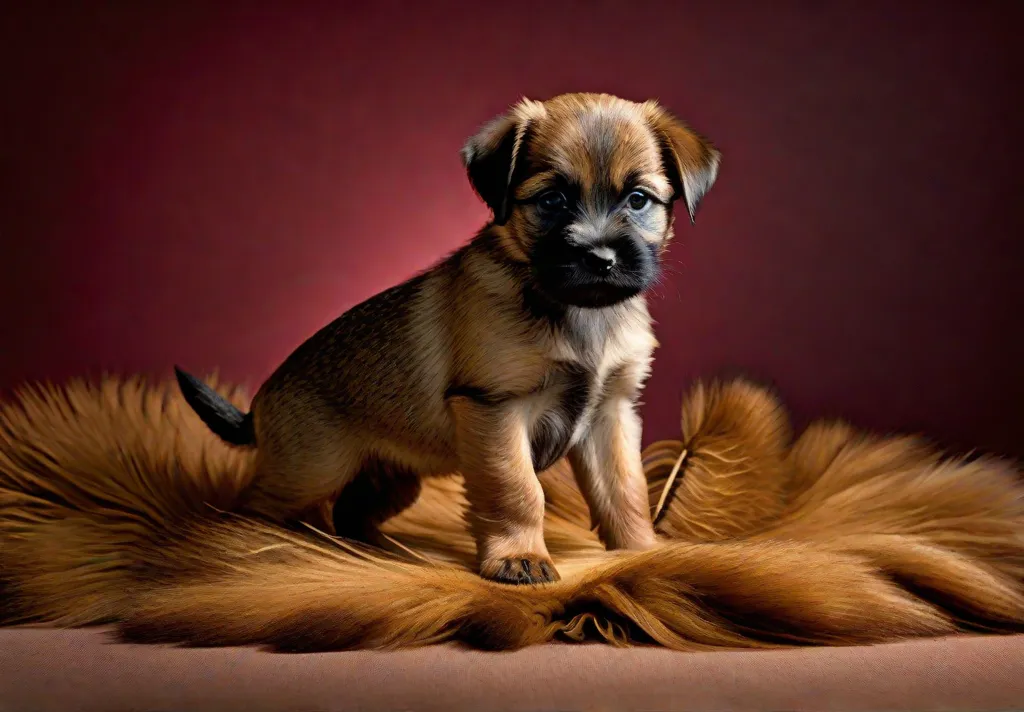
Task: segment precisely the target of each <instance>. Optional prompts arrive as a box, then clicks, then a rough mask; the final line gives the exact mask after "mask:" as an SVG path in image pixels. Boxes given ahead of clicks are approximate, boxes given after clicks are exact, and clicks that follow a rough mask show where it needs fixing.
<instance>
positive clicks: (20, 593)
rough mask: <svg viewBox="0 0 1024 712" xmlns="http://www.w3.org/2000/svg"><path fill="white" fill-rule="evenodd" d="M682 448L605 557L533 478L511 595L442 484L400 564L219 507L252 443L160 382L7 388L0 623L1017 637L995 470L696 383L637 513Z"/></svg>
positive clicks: (1022, 610) (571, 490)
mask: <svg viewBox="0 0 1024 712" xmlns="http://www.w3.org/2000/svg"><path fill="white" fill-rule="evenodd" d="M223 392H225V393H228V391H227V390H224V391H223ZM232 398H233V400H234V402H236V403H238V404H239V405H242V404H244V396H243V395H242V394H241V393H237V392H236V393H234V394H233V396H232ZM684 447H685V449H686V451H687V453H688V457H687V458H686V460H685V463H684V465H683V468H682V472H681V474H680V476H679V478H678V479H677V482H678V486H676V487H675V488H674V492H673V495H672V497H671V498H670V499H669V501H668V505H667V507H666V511H665V514H664V516H663V517H662V518H661V520H660V522H659V524H658V529H659V531H660V532H661V533H662V534H663V535H664V537H663V539H664V540H663V543H662V545H660V546H659V547H657V548H655V549H653V550H650V551H643V552H610V551H605V550H604V548H603V547H602V546H601V544H600V543H599V541H598V539H597V537H596V536H595V534H594V533H593V532H592V531H591V530H590V517H589V514H588V509H587V506H586V504H585V503H584V501H583V498H582V497H581V495H580V493H579V491H578V490H577V489H576V487H575V484H574V482H573V478H572V476H571V474H570V473H569V472H568V469H567V467H566V463H565V461H562V462H560V463H559V464H558V465H557V466H556V467H554V468H552V469H551V470H549V471H548V472H546V473H544V475H543V476H542V478H541V480H542V483H543V487H544V494H545V498H546V500H547V511H546V520H545V533H546V537H547V546H548V548H549V550H550V552H551V554H552V557H553V559H554V561H555V563H556V564H557V565H558V567H559V569H560V571H561V572H562V577H563V578H562V581H560V582H558V583H553V584H547V585H542V586H530V587H521V586H520V587H517V586H505V585H501V584H496V583H492V582H490V581H487V580H485V579H482V578H480V577H478V576H477V575H476V574H475V552H474V542H473V538H472V536H471V535H470V533H469V530H468V528H467V526H466V524H465V523H464V521H463V519H462V516H461V515H462V512H463V511H464V507H465V504H466V503H465V500H464V498H463V496H462V487H461V480H460V478H458V477H443V478H437V479H431V480H427V481H426V482H425V483H424V491H423V495H422V497H421V498H420V499H419V501H418V502H417V503H416V504H415V505H414V506H413V507H411V508H410V509H408V510H407V511H405V512H404V513H403V514H401V515H400V516H398V517H397V518H395V519H393V520H392V521H390V522H389V523H388V524H387V525H386V527H385V530H386V531H387V532H388V535H389V536H390V537H391V538H393V539H394V541H395V542H398V543H397V544H396V545H395V546H394V548H395V550H396V551H399V552H404V553H402V554H401V555H397V556H388V555H385V554H383V553H381V552H371V551H370V550H367V549H359V548H355V547H353V546H352V545H350V544H347V543H345V542H343V541H339V540H334V539H332V538H330V537H327V536H324V535H322V534H319V533H317V532H313V531H311V530H307V531H290V530H287V529H285V528H283V527H280V526H275V525H271V524H267V523H264V522H260V521H257V520H253V519H248V518H245V517H242V516H239V515H236V514H227V513H225V512H226V511H228V510H231V509H232V508H233V507H234V506H235V503H236V500H237V497H238V494H239V492H241V491H242V490H243V489H244V488H245V486H246V483H247V482H248V480H249V478H250V476H251V467H252V464H253V459H252V455H251V453H249V452H246V451H238V450H232V449H230V448H228V447H226V446H224V445H223V444H222V443H220V442H219V441H217V440H216V439H215V438H214V437H213V436H211V435H210V434H209V433H208V432H207V431H206V430H205V429H204V428H203V426H202V425H201V424H200V423H199V422H198V420H197V419H196V418H195V417H194V416H193V415H192V413H191V412H190V411H189V410H188V408H187V407H186V406H185V405H184V404H183V403H182V402H181V400H180V396H179V395H178V393H177V392H176V391H175V390H174V388H173V387H170V386H167V385H156V386H147V385H146V384H145V383H143V382H142V381H139V380H130V381H127V382H119V381H115V380H109V381H106V382H104V383H103V384H102V385H100V386H99V387H89V386H86V385H84V384H81V383H77V384H72V385H71V386H69V387H66V388H53V387H49V388H45V389H33V390H26V391H24V392H23V393H22V395H21V397H20V400H19V401H18V402H15V403H10V404H7V405H5V406H4V407H3V408H2V410H0V591H2V593H0V596H2V598H0V601H2V604H3V609H2V610H3V614H4V615H3V620H4V621H5V622H6V623H19V622H43V623H50V624H56V625H62V626H68V625H82V624H89V623H97V622H103V621H114V622H117V623H118V630H119V631H120V634H121V635H122V636H123V637H124V638H126V639H130V640H140V641H150V642H157V641H163V642H175V643H185V644H200V645H234V644H258V645H266V646H269V647H271V648H274V649H279V650H326V649H341V648H353V647H364V648H386V647H396V646H409V645H422V644H427V643H433V642H439V641H444V640H459V641H463V642H466V643H468V644H471V645H475V646H480V647H484V648H497V649H508V648H514V647H518V646H523V645H529V644H533V643H540V642H543V641H547V640H552V639H573V640H604V641H607V642H612V643H616V644H625V643H641V642H653V643H656V644H660V645H663V646H666V647H670V648H674V649H693V648H723V647H745V648H751V647H754V648H756V647H771V646H780V645H796V644H825V645H837V644H858V643H874V642H880V641H887V640H894V639H898V638H904V637H913V636H932V635H942V634H948V633H954V632H958V631H995V632H1009V631H1017V630H1020V629H1021V627H1022V623H1024V595H1022V582H1024V538H1022V531H1024V529H1022V525H1024V498H1022V494H1024V489H1022V485H1021V483H1020V481H1019V473H1018V471H1017V470H1016V469H1015V467H1014V466H1012V465H1011V464H1010V463H1007V462H1003V461H999V460H995V459H987V458H981V459H976V460H973V461H963V460H957V459H948V458H944V457H943V456H942V455H941V453H938V452H935V451H934V450H932V449H931V448H930V447H929V446H928V445H927V444H926V443H924V442H922V441H919V440H917V439H914V438H903V437H893V438H879V437H875V436H871V435H868V434H864V433H861V432H858V431H856V430H854V429H853V428H851V427H849V426H847V425H844V424H841V423H826V422H819V423H815V424H812V425H811V426H810V427H809V428H808V429H807V430H805V431H804V432H803V433H802V434H800V435H799V436H798V437H797V438H796V439H795V441H791V436H790V425H789V422H788V419H787V416H786V413H785V411H784V409H783V408H782V407H781V405H780V404H779V403H778V401H777V400H776V399H775V398H774V397H773V396H772V395H771V394H770V393H768V392H766V391H764V390H762V389H760V388H758V387H756V386H753V385H751V384H749V383H746V382H742V381H737V382H731V383H724V384H710V385H707V384H698V385H697V386H695V387H694V388H693V389H692V391H691V392H690V394H689V395H688V396H687V398H686V401H685V403H684V405H683V417H682V439H681V441H678V442H675V441H672V442H662V443H655V444H653V445H651V446H650V447H649V448H647V451H646V452H645V455H644V467H645V469H646V472H647V477H648V480H649V490H650V501H651V502H652V504H653V503H654V502H655V501H656V500H657V499H658V495H659V494H660V492H661V489H662V486H663V485H664V482H665V479H666V477H667V475H668V473H669V471H670V470H671V468H672V466H673V465H674V464H675V462H676V460H677V458H678V456H679V454H680V452H681V451H682V449H683V448H684Z"/></svg>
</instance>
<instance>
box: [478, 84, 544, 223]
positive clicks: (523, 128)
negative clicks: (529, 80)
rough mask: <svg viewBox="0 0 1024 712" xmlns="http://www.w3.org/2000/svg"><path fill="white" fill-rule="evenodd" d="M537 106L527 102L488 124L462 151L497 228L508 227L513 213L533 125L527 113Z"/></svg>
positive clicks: (534, 103) (479, 193)
mask: <svg viewBox="0 0 1024 712" xmlns="http://www.w3.org/2000/svg"><path fill="white" fill-rule="evenodd" d="M537 106H538V105H537V104H536V102H530V101H528V100H524V101H523V102H521V103H520V104H518V105H517V106H516V107H514V108H513V109H512V110H510V111H509V112H508V113H507V114H502V115H501V116H498V117H496V118H494V119H492V120H491V121H489V122H487V123H486V124H484V125H483V127H482V128H481V129H480V130H479V131H478V132H477V133H476V134H475V135H474V136H473V137H471V138H470V139H469V140H468V141H466V145H465V146H463V148H462V162H463V164H464V165H465V166H466V173H467V174H468V176H469V182H470V183H471V184H472V185H473V190H475V191H476V192H477V195H479V196H480V197H481V198H482V199H483V201H484V202H485V203H487V206H488V207H489V208H490V209H491V211H492V212H493V213H494V222H495V224H497V225H504V224H505V223H506V222H508V219H509V217H510V216H511V214H512V200H511V198H512V195H511V193H512V188H513V182H514V176H515V173H516V168H517V165H519V164H520V158H521V157H522V156H521V154H522V153H523V152H525V150H526V149H525V144H526V136H527V131H528V130H529V125H530V118H529V115H528V113H527V112H528V110H530V109H535V108H536V107H537Z"/></svg>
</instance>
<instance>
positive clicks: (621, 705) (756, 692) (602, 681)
mask: <svg viewBox="0 0 1024 712" xmlns="http://www.w3.org/2000/svg"><path fill="white" fill-rule="evenodd" d="M1013 708H1024V636H1014V637H975V638H948V639H942V640H927V641H915V642H908V643H896V644H891V645H883V646H876V647H863V648H831V649H824V648H819V649H804V650H795V651H772V652H718V653H673V652H669V651H666V650H659V649H644V648H634V649H628V650H617V649H614V648H610V647H607V646H601V645H548V646H544V647H536V648H531V649H527V650H522V651H518V652H514V653H480V652H474V651H467V650H463V649H459V648H455V647H450V646H443V647H433V648H426V649H422V650H411V651H403V652H394V653H377V652H355V653H331V654H320V655H275V654H270V653H264V652H260V651H258V650H254V649H243V648H224V649H204V650H195V649H194V650H183V649H171V648H160V647H149V646H136V645H120V644H112V643H111V642H110V639H109V637H107V634H106V632H105V631H102V630H96V629H93V630H79V631H57V630H42V629H8V630H0V710H4V711H5V712H6V711H7V710H18V711H19V712H20V711H26V712H35V711H39V712H44V711H46V710H55V711H57V710H59V711H60V712H73V711H75V710H96V711H97V712H99V711H102V712H118V711H120V710H161V711H167V712H170V711H172V710H173V711H178V710H211V711H217V712H230V711H231V710H244V711H245V712H262V711H263V710H268V711H270V710H272V711H273V712H288V711H290V710H302V711H303V712H310V711H312V710H438V711H442V710H444V711H449V710H452V711H454V710H489V709H506V710H570V709H573V710H627V709H645V710H680V711H682V710H701V711H702V712H709V711H717V710H723V711H724V710H729V711H732V710H765V711H767V710H775V711H779V710H794V711H795V710H815V711H816V712H824V711H827V710H871V711H872V712H881V711H883V710H914V711H915V712H924V711H925V710H977V711H981V710H1009V709H1013Z"/></svg>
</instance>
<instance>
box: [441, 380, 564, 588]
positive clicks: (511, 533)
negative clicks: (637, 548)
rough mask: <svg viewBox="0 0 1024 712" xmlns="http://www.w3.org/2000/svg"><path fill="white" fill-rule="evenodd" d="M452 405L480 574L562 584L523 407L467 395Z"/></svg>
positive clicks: (516, 581)
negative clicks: (548, 534) (548, 541)
mask: <svg viewBox="0 0 1024 712" xmlns="http://www.w3.org/2000/svg"><path fill="white" fill-rule="evenodd" d="M450 404H451V407H452V412H453V415H454V418H455V430H456V448H457V451H458V458H459V470H460V472H461V473H462V476H463V477H464V478H465V481H466V498H467V499H468V500H469V507H470V511H469V516H470V526H471V528H472V531H473V536H474V537H475V539H476V546H477V558H478V559H479V568H480V575H481V576H483V577H484V578H489V579H493V580H495V581H501V582H504V583H543V582H547V581H557V580H558V578H559V576H558V572H557V571H556V570H555V567H554V564H552V563H551V556H550V555H549V554H548V549H547V545H546V544H545V543H544V490H543V489H542V488H541V486H540V481H539V480H538V479H537V475H536V473H535V472H534V470H533V460H532V457H531V454H530V439H529V433H528V430H527V424H526V421H525V419H524V414H523V412H522V409H521V408H517V407H516V404H515V403H501V404H497V405H492V404H485V403H481V402H479V401H476V400H473V399H470V398H464V397H458V398H453V399H451V401H450Z"/></svg>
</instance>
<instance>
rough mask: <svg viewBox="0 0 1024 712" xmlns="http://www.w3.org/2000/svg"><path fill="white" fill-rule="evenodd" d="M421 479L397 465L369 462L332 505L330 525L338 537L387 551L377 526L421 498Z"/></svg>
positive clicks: (374, 460) (378, 460)
mask: <svg viewBox="0 0 1024 712" xmlns="http://www.w3.org/2000/svg"><path fill="white" fill-rule="evenodd" d="M421 489H422V484H421V482H420V477H419V476H418V475H417V474H416V473H415V472H413V471H411V470H409V469H407V468H405V467H402V466H400V465H396V464H392V463H389V462H386V461H383V460H381V459H379V458H375V457H373V458H370V459H369V460H367V461H366V462H365V463H363V466H362V468H360V470H359V473H358V474H357V475H356V476H355V477H354V478H353V479H352V481H351V482H349V483H348V484H347V485H346V486H345V488H344V489H343V490H342V491H341V493H340V494H339V495H338V498H337V500H335V502H334V507H333V513H332V521H333V525H334V531H335V533H336V534H337V535H338V536H340V537H345V538H347V539H355V540H357V541H362V542H366V543H368V544H372V545H374V546H378V547H380V548H384V549H387V548H389V547H388V546H387V541H386V539H385V538H384V537H383V536H381V533H380V526H381V525H382V524H383V523H384V522H386V521H387V520H388V519H391V518H392V517H394V516H397V515H399V514H401V513H402V512H403V511H405V510H406V509H408V508H409V507H411V506H412V505H413V504H414V503H415V502H416V500H417V499H418V498H419V496H420V490H421Z"/></svg>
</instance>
